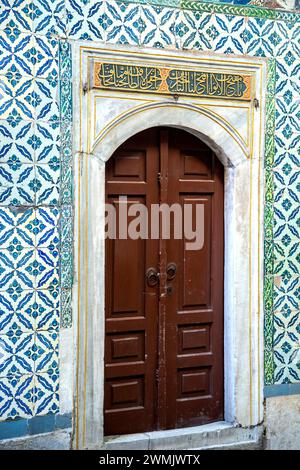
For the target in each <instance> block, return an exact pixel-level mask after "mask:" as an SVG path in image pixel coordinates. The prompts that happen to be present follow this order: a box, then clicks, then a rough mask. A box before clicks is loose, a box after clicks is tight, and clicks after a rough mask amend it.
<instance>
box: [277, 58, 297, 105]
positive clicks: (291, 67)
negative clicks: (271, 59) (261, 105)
mask: <svg viewBox="0 0 300 470" xmlns="http://www.w3.org/2000/svg"><path fill="white" fill-rule="evenodd" d="M299 73H300V62H299V60H297V61H294V60H293V58H292V57H291V56H288V55H286V56H285V58H279V59H277V60H276V94H277V95H278V96H286V98H287V100H288V102H289V103H291V102H292V99H293V97H294V96H296V97H297V98H298V97H299V96H300V84H299V80H298V77H299Z"/></svg>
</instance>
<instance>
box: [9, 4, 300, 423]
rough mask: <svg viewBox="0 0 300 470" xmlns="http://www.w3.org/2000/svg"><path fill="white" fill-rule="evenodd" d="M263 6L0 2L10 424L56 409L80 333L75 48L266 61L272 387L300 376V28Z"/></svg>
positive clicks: (290, 16) (292, 17)
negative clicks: (66, 353)
mask: <svg viewBox="0 0 300 470" xmlns="http://www.w3.org/2000/svg"><path fill="white" fill-rule="evenodd" d="M249 5H250V6H249ZM264 5H265V3H264V2H263V1H261V0H250V1H248V0H232V1H227V0H226V1H225V0H224V1H219V2H217V1H216V2H214V3H209V2H205V1H203V2H199V1H193V0H182V1H179V0H152V1H149V2H147V1H138V0H136V1H132V2H130V1H129V0H124V1H119V0H110V1H106V0H52V1H50V0H32V1H29V0H28V1H23V0H2V6H3V8H2V10H1V12H0V97H1V100H0V420H5V419H15V418H30V417H33V416H39V415H44V414H48V413H58V412H59V330H60V328H68V327H70V326H71V325H72V308H71V300H72V299H71V288H72V282H73V259H72V247H73V227H72V224H73V209H72V204H73V184H72V165H73V163H72V46H73V43H74V41H76V40H88V41H96V42H97V43H99V42H108V43H112V44H116V43H118V44H128V45H131V46H143V47H152V48H153V47H154V48H171V49H189V50H197V51H211V52H217V53H222V54H237V55H240V54H248V55H250V56H259V57H266V58H267V59H268V64H269V65H268V67H269V72H268V75H269V78H268V93H267V122H266V149H265V175H266V190H265V247H264V249H265V280H264V305H265V383H266V384H284V383H295V382H299V381H300V352H299V349H300V313H299V312H300V255H299V253H298V252H299V247H300V205H299V201H300V125H299V122H300V113H299V100H300V84H299V71H300V65H299V57H300V43H299V41H300V40H299V38H300V26H299V24H300V23H299V16H297V15H296V14H295V13H289V12H287V11H283V10H277V11H276V10H271V9H266V8H261V7H262V6H264ZM178 7H181V8H178ZM274 20H276V21H274Z"/></svg>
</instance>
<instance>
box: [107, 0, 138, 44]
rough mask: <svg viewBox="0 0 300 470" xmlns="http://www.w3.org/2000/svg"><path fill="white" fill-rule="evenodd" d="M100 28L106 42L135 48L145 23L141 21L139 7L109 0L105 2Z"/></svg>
mask: <svg viewBox="0 0 300 470" xmlns="http://www.w3.org/2000/svg"><path fill="white" fill-rule="evenodd" d="M101 26H102V28H103V36H104V39H105V41H106V42H112V43H119V44H132V45H136V46H137V45H139V42H140V33H141V31H142V30H143V29H144V28H145V26H146V23H145V22H144V21H143V19H142V15H141V8H140V6H139V5H136V4H131V5H126V4H125V3H123V2H119V1H117V0H116V1H115V0H111V1H109V2H105V9H104V14H103V15H102V16H101Z"/></svg>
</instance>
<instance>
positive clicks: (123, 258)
mask: <svg viewBox="0 0 300 470" xmlns="http://www.w3.org/2000/svg"><path fill="white" fill-rule="evenodd" d="M143 202H144V199H143V198H134V199H130V198H128V199H127V204H125V203H123V202H121V203H119V202H118V201H115V204H114V205H115V207H116V218H117V224H116V227H117V234H118V233H119V223H118V221H119V211H120V208H121V204H124V205H126V206H127V207H128V208H129V207H130V204H132V203H139V204H140V203H143ZM128 220H130V219H128ZM110 243H111V244H112V260H111V262H112V280H111V282H112V284H113V294H112V296H113V298H112V312H111V314H112V315H113V316H116V315H127V316H143V315H144V295H143V290H144V279H145V274H144V273H145V244H146V240H143V239H137V240H132V239H131V238H129V237H128V238H127V239H121V238H116V239H115V240H110Z"/></svg>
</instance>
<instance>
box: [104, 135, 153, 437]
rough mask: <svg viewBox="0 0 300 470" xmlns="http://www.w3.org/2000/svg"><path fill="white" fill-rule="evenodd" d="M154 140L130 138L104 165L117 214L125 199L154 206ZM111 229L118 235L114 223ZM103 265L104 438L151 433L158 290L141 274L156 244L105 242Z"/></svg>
mask: <svg viewBox="0 0 300 470" xmlns="http://www.w3.org/2000/svg"><path fill="white" fill-rule="evenodd" d="M156 136H157V132H156V131H155V130H150V131H147V133H145V134H144V136H141V135H140V136H135V137H133V138H132V139H131V140H130V141H129V142H128V143H125V144H124V145H123V146H122V147H120V148H119V149H118V150H117V151H116V152H115V154H114V156H113V157H112V158H111V159H110V161H109V162H108V164H107V167H106V202H107V203H112V204H114V205H115V207H116V208H117V210H119V209H120V208H119V204H118V197H119V196H127V202H128V206H130V204H132V203H133V202H138V203H144V204H146V206H147V207H149V208H150V205H151V204H153V203H155V202H157V200H158V186H157V173H158V171H159V148H158V143H157V141H156ZM149 143H150V144H149ZM121 204H124V203H123V202H121ZM117 220H118V217H117ZM128 220H129V222H130V218H129V219H128ZM116 228H117V233H118V228H119V227H118V223H117V224H116ZM105 265H106V291H105V292H106V299H105V310H106V315H105V317H106V320H105V330H106V337H105V379H106V381H105V397H104V408H105V412H104V427H105V433H106V434H124V433H133V432H140V431H144V430H145V429H148V430H153V429H156V409H155V404H156V381H155V377H156V376H155V370H156V362H157V321H158V318H157V310H158V286H154V287H150V286H148V285H147V283H146V280H145V272H146V267H147V268H148V267H151V266H155V267H157V265H158V240H142V239H137V240H131V239H130V238H128V239H119V238H116V239H115V240H112V239H107V240H106V259H105Z"/></svg>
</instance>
